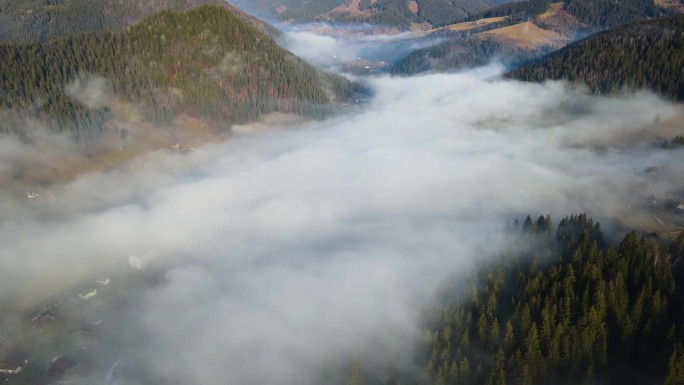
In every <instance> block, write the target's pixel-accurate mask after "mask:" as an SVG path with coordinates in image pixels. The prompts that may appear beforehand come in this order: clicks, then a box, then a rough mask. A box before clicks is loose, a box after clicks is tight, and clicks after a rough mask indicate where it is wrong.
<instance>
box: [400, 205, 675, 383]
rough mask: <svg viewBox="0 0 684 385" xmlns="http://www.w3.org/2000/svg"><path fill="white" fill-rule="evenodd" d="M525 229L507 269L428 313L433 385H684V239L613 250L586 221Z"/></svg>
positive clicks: (479, 277) (495, 267)
mask: <svg viewBox="0 0 684 385" xmlns="http://www.w3.org/2000/svg"><path fill="white" fill-rule="evenodd" d="M521 227H522V228H521V229H520V228H519V227H518V226H517V224H516V226H515V227H513V228H512V231H514V232H518V231H521V233H522V234H521V237H520V238H518V240H517V241H516V243H515V244H514V245H512V246H511V247H510V249H509V251H508V252H507V255H506V256H505V257H503V258H501V259H500V260H493V261H490V262H489V263H488V264H487V266H486V267H484V268H482V269H481V270H480V271H479V272H478V273H477V274H476V275H475V276H474V277H473V278H472V279H471V280H470V282H469V283H468V284H463V285H462V286H463V287H460V288H459V289H457V290H456V291H455V292H459V293H461V295H460V296H459V295H456V296H453V295H452V296H451V299H447V300H445V301H444V303H443V306H442V307H437V308H434V309H433V310H431V311H428V312H427V313H426V316H425V326H424V327H425V337H424V346H423V350H422V353H421V354H420V357H423V358H420V359H419V360H421V361H422V362H423V365H424V367H425V371H426V372H427V373H429V377H430V380H429V381H426V382H427V383H435V384H493V385H499V384H521V385H522V384H618V383H619V384H635V385H636V384H645V383H649V384H666V385H671V384H682V383H684V306H683V305H684V297H683V295H684V293H683V292H682V285H684V280H683V278H684V276H683V275H682V273H683V272H682V270H681V267H680V264H681V263H679V264H678V262H679V260H680V259H681V258H682V257H683V256H684V234H681V235H680V236H679V238H678V239H677V240H673V241H668V242H663V241H661V242H659V241H658V240H657V239H652V238H649V237H646V236H642V237H638V236H637V235H636V234H635V233H633V232H632V233H629V234H627V235H626V236H625V237H624V239H623V240H622V242H621V243H620V244H619V245H618V246H617V247H615V248H613V247H611V246H610V245H608V244H607V242H606V240H605V239H604V236H603V234H602V232H601V229H600V226H599V224H598V223H595V222H593V221H592V220H591V219H590V218H587V217H586V216H584V215H579V216H572V217H569V218H564V219H563V220H561V221H560V223H559V225H558V227H557V229H556V230H555V231H554V229H553V225H552V223H551V220H550V218H548V217H543V216H542V217H539V219H538V220H536V221H534V220H532V219H531V218H529V217H528V218H527V219H526V220H525V221H524V223H523V224H522V226H521ZM464 292H465V293H469V294H467V295H462V294H463V293H464ZM444 296H445V298H449V297H450V295H449V293H448V292H447V293H444ZM402 383H403V382H402Z"/></svg>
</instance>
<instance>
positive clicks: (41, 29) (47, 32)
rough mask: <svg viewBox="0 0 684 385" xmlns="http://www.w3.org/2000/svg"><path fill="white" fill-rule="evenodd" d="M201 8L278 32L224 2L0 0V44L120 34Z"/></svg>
mask: <svg viewBox="0 0 684 385" xmlns="http://www.w3.org/2000/svg"><path fill="white" fill-rule="evenodd" d="M201 5H217V6H221V7H225V8H227V9H229V10H230V11H231V12H233V13H234V14H236V15H238V16H239V17H240V18H242V19H243V20H245V21H248V22H250V23H251V24H253V25H254V26H256V27H257V28H258V29H259V30H261V31H262V32H264V33H267V34H269V35H275V34H276V33H277V30H275V29H274V28H273V27H271V26H270V25H268V24H266V23H264V22H262V21H260V20H258V19H256V18H254V17H251V16H248V15H247V14H246V13H244V12H242V11H240V10H238V9H237V8H235V7H232V6H230V5H228V4H227V3H226V2H225V1H223V0H152V1H120V0H60V1H54V0H0V42H35V41H40V42H46V41H49V40H52V39H55V38H59V37H65V36H70V35H75V34H78V33H82V32H101V31H120V30H122V29H124V28H126V27H129V26H132V25H133V24H135V23H137V22H138V21H140V20H142V19H143V18H144V17H146V16H149V15H152V14H154V13H157V12H161V11H164V10H172V11H178V12H182V11H186V10H188V9H191V8H196V7H198V6H201Z"/></svg>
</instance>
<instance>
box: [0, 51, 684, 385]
mask: <svg viewBox="0 0 684 385" xmlns="http://www.w3.org/2000/svg"><path fill="white" fill-rule="evenodd" d="M325 44H327V43H325ZM307 49H309V50H310V49H312V47H310V46H309V47H307ZM293 50H294V51H295V52H297V49H295V48H293ZM502 71H503V68H501V67H500V66H498V65H497V64H492V65H490V66H487V67H484V68H479V69H474V70H471V71H467V72H463V73H458V74H430V75H424V76H418V77H411V78H390V77H375V78H369V79H366V81H367V83H368V85H369V87H371V89H372V90H373V93H374V96H373V97H372V98H371V100H370V101H369V103H368V104H366V105H361V106H358V107H356V108H354V109H352V110H350V111H347V112H345V113H343V114H341V115H338V116H333V117H330V118H328V119H325V120H322V121H311V122H305V123H298V124H296V125H287V126H280V125H279V124H278V123H277V121H276V122H275V123H273V121H272V122H271V123H269V124H268V125H264V124H255V125H247V126H241V127H234V129H233V131H234V133H235V134H234V136H233V137H232V138H231V139H229V140H227V141H225V142H223V143H219V144H211V145H206V146H203V147H202V148H201V149H200V151H196V152H190V153H187V154H183V155H179V154H176V153H173V151H171V150H162V151H158V152H155V153H151V154H149V155H146V156H143V157H141V158H139V159H137V160H135V161H134V162H133V163H131V164H130V165H128V166H126V167H122V168H121V169H117V170H109V171H107V172H103V173H91V174H87V175H83V176H82V177H80V178H79V179H77V180H75V181H73V182H70V183H68V184H66V185H64V186H61V187H60V188H59V189H56V191H55V197H54V199H53V200H52V201H50V202H49V203H46V204H41V205H28V204H27V205H26V206H25V207H18V208H17V207H13V208H12V210H5V213H6V214H7V213H9V214H7V215H3V217H2V218H0V242H1V244H3V245H4V247H2V248H0V301H7V300H11V299H12V298H18V297H22V296H26V295H27V294H28V293H30V292H32V291H40V288H43V287H45V288H51V287H54V286H53V285H54V283H55V282H58V283H61V284H64V283H65V282H70V280H73V281H75V282H74V284H76V283H77V282H80V280H81V279H83V280H85V281H88V280H90V281H91V282H92V280H94V279H95V278H97V277H100V276H103V275H106V276H109V277H110V278H112V280H113V281H116V280H124V281H125V280H126V279H127V278H125V276H126V275H127V274H129V275H130V274H143V275H142V276H143V277H145V278H144V280H143V281H142V283H140V282H138V283H136V284H135V285H133V286H131V287H130V290H129V292H127V293H126V294H125V295H126V296H127V297H128V298H129V299H128V300H129V301H130V304H129V305H128V306H129V307H128V308H127V309H128V310H126V311H123V312H122V311H118V310H117V309H108V310H103V311H102V313H101V316H102V317H103V319H104V322H110V323H114V324H118V325H120V327H119V328H117V329H115V330H114V331H113V332H112V333H114V335H115V336H116V337H119V338H118V343H115V344H113V345H112V350H113V351H116V352H117V353H113V356H115V357H118V358H117V360H118V359H120V358H121V357H126V358H128V359H130V360H131V361H134V362H135V363H134V364H131V365H132V366H134V367H135V368H136V369H135V371H134V374H131V375H129V378H127V379H126V381H125V382H124V383H144V382H146V381H145V380H147V382H149V380H150V379H154V382H156V383H178V384H189V383H197V384H226V383H234V384H313V383H317V382H318V381H319V380H320V378H321V377H320V376H321V375H322V374H321V373H322V372H323V371H324V370H325V368H333V369H334V368H336V367H339V366H344V365H347V364H348V363H349V362H351V361H353V360H363V362H366V363H371V365H373V364H376V365H383V364H386V363H387V361H388V360H392V361H393V362H395V363H400V364H408V363H409V362H410V357H409V356H410V352H411V348H412V347H413V346H414V345H413V344H414V343H415V341H416V339H417V338H419V337H420V333H419V328H418V326H417V323H418V317H419V315H420V310H421V308H423V307H425V306H429V304H430V303H431V302H432V301H433V300H434V298H435V292H436V290H437V289H438V288H439V287H440V285H443V284H444V283H445V282H448V280H450V279H456V278H454V276H455V275H456V276H457V275H458V274H461V273H467V272H468V271H469V270H470V269H472V268H473V267H476V266H477V265H478V264H479V263H481V262H483V261H486V260H487V258H491V257H492V256H495V255H497V254H498V253H501V252H502V250H503V249H504V248H505V246H506V242H505V239H504V236H503V234H502V229H503V228H504V226H505V224H506V222H507V221H510V220H514V219H523V218H524V217H525V216H526V215H528V214H530V215H532V216H533V217H536V216H539V215H540V214H543V215H546V214H550V215H551V217H552V218H553V220H554V221H555V223H557V221H558V220H559V219H560V218H561V217H563V216H565V215H570V214H573V213H581V212H586V213H589V214H590V215H592V216H594V217H595V218H599V219H607V220H608V219H610V218H613V217H615V216H619V215H620V214H621V213H624V212H625V211H627V210H628V209H629V207H630V205H632V204H635V205H636V204H637V203H638V202H641V200H642V199H645V198H646V197H647V196H648V195H651V194H653V195H658V196H666V195H668V194H671V193H672V192H673V191H677V190H681V189H682V186H681V181H680V180H678V178H677V177H676V176H677V175H682V172H683V171H684V159H682V157H681V154H677V153H676V152H672V151H666V150H661V149H654V148H653V147H652V141H653V140H654V139H655V135H654V132H655V133H657V130H654V125H656V123H654V122H657V121H667V120H668V119H672V118H673V117H674V116H676V114H678V113H681V110H680V107H677V106H675V105H673V104H670V103H668V102H665V101H663V100H661V99H659V98H658V97H656V96H654V95H652V94H649V93H645V92H643V93H635V94H628V95H623V96H620V97H611V98H607V97H596V96H591V95H588V94H587V93H586V92H585V91H584V90H583V89H582V88H581V87H580V88H577V87H571V86H569V85H567V84H565V83H562V82H549V83H544V84H525V83H519V82H515V81H509V80H501V78H500V76H499V75H500V73H501V72H502ZM97 82H101V83H103V84H104V83H106V81H104V80H100V79H97ZM71 87H73V93H74V94H77V95H79V97H81V96H84V95H87V94H90V93H93V92H94V91H93V90H92V89H91V88H89V86H88V85H84V84H80V83H74V84H73V85H72V86H71ZM84 97H85V96H84ZM680 134H681V133H680ZM8 143H9V142H0V149H2V151H3V152H6V153H9V152H10V148H14V147H13V146H12V145H10V144H11V143H10V144H8ZM14 145H15V146H16V145H18V144H17V143H14ZM3 146H4V147H3ZM13 154H14V155H12V156H19V155H17V154H16V153H13ZM2 159H3V158H2V157H0V166H1V164H2ZM649 167H655V168H656V170H657V171H656V172H651V173H647V172H645V170H646V169H647V168H649ZM678 183H679V185H678ZM0 207H2V206H0ZM132 257H133V258H132ZM131 261H135V262H134V263H132V264H133V265H134V266H133V267H131V266H130V265H131ZM138 268H141V269H143V270H144V272H143V273H136V271H137V270H136V269H138ZM144 274H149V278H148V276H147V275H144ZM115 284H116V283H115V282H113V283H112V285H113V287H114V286H115ZM100 290H102V291H106V290H108V289H107V288H101V289H100ZM118 352H120V354H119V353H118ZM112 361H113V360H112ZM103 378H104V376H103Z"/></svg>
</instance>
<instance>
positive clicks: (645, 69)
mask: <svg viewBox="0 0 684 385" xmlns="http://www.w3.org/2000/svg"><path fill="white" fill-rule="evenodd" d="M506 76H507V77H509V78H513V79H519V80H526V81H543V80H548V79H551V80H560V79H563V80H569V81H574V82H582V83H584V84H586V85H587V86H588V87H589V88H590V89H591V90H592V91H594V92H598V93H610V92H616V91H619V90H621V89H623V88H625V87H626V88H629V89H639V88H649V89H651V90H653V91H655V92H657V93H659V94H661V95H664V96H666V97H669V98H673V99H677V100H684V15H676V16H672V17H668V18H662V19H657V20H651V21H646V22H639V23H634V24H630V25H627V26H624V27H620V28H617V29H615V30H610V31H607V32H603V33H600V34H598V35H594V36H592V37H589V38H587V39H585V40H582V41H579V42H577V43H574V44H572V45H569V46H568V47H565V48H564V49H561V50H559V51H558V52H554V53H552V54H550V55H548V56H546V57H544V58H542V59H540V60H539V61H536V62H534V63H531V64H529V65H527V66H525V67H522V68H519V69H517V70H515V71H512V72H509V73H508V74H506Z"/></svg>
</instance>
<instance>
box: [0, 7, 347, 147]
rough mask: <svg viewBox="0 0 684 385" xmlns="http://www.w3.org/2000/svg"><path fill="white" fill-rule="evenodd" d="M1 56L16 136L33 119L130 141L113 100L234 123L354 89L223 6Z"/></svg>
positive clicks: (2, 99) (9, 124)
mask: <svg viewBox="0 0 684 385" xmlns="http://www.w3.org/2000/svg"><path fill="white" fill-rule="evenodd" d="M0 57H2V58H3V60H1V61H0V110H2V112H3V119H1V120H0V133H13V134H18V135H20V136H25V135H27V134H28V133H27V132H26V130H27V128H26V127H25V125H22V124H18V122H21V119H22V118H24V117H25V116H29V117H38V118H39V119H40V121H41V122H42V124H44V125H46V126H48V127H49V129H50V130H52V131H56V132H69V133H71V134H72V136H74V137H75V138H77V139H79V140H81V141H91V140H96V139H97V138H99V137H101V136H102V135H103V134H105V133H106V132H108V131H115V132H117V133H119V134H121V135H122V136H123V137H125V135H126V132H125V130H123V129H121V128H120V127H117V126H116V119H114V118H115V117H114V116H113V107H112V106H113V105H114V104H115V103H116V104H125V105H135V106H137V107H139V109H140V110H142V111H143V115H144V117H145V119H146V120H148V121H150V122H154V123H155V124H158V125H162V126H170V125H173V124H174V122H175V120H176V119H178V118H180V117H185V118H187V117H193V118H198V119H202V121H204V122H206V125H207V126H208V127H212V126H213V127H229V126H230V125H231V124H233V123H244V122H249V121H252V120H255V119H257V118H258V117H260V116H262V115H264V114H268V113H270V112H282V113H293V114H300V115H308V116H320V115H321V114H324V113H325V112H327V111H330V110H331V109H332V108H333V105H334V104H335V103H339V102H343V101H344V100H345V99H346V98H347V96H348V94H349V92H350V91H351V88H352V85H351V83H350V82H349V81H347V80H346V79H344V78H342V77H339V76H336V75H330V74H325V73H322V72H319V71H318V70H316V69H315V68H313V67H312V66H310V65H309V64H307V63H305V62H304V61H302V60H300V59H299V58H297V57H296V56H294V55H293V54H291V53H290V52H288V51H286V50H284V49H283V48H281V47H279V46H278V45H277V44H276V43H275V42H273V40H272V39H270V38H269V37H268V36H267V35H265V34H263V33H262V32H260V31H259V30H257V28H255V27H254V26H253V25H252V24H251V23H248V22H246V21H245V20H244V19H243V18H242V17H241V16H239V15H237V14H235V13H234V12H232V11H230V10H229V9H227V8H225V7H219V6H203V7H200V8H195V9H192V10H189V11H186V12H174V11H169V10H167V11H162V12H160V13H157V14H155V15H153V16H148V17H147V18H145V19H143V20H142V21H140V22H139V23H138V24H135V25H134V26H132V27H130V28H129V29H127V30H126V31H121V32H100V33H85V34H79V35H75V36H69V37H66V38H62V39H58V40H54V41H51V42H49V43H42V44H41V43H30V44H24V43H21V44H20V43H12V44H2V45H0ZM7 111H10V112H9V113H8V112H7Z"/></svg>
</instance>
